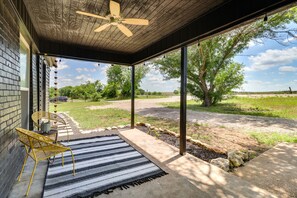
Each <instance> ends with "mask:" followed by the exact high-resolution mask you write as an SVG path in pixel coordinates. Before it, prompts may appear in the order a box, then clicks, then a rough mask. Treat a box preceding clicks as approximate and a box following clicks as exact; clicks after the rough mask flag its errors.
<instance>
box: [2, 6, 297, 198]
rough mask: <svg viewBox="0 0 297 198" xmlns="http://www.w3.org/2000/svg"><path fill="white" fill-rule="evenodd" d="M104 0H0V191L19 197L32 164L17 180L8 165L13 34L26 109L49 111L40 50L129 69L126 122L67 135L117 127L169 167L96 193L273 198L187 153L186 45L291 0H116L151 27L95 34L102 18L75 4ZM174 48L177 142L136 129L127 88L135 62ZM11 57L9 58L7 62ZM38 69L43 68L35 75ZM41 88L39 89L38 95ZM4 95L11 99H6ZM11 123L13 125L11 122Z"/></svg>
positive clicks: (36, 193) (36, 184)
mask: <svg viewBox="0 0 297 198" xmlns="http://www.w3.org/2000/svg"><path fill="white" fill-rule="evenodd" d="M109 2H110V1H102V0H100V1H96V2H95V3H94V1H85V2H82V1H76V0H73V1H69V0H68V1H39V0H20V1H18V0H4V1H2V2H0V4H1V16H2V18H1V20H3V21H4V20H7V21H12V22H11V23H7V22H3V23H2V21H1V25H2V24H4V25H3V26H5V28H3V29H9V28H11V27H13V29H9V31H6V32H4V31H1V32H0V35H1V38H4V39H2V40H3V42H4V41H5V42H6V45H7V47H3V48H1V50H2V51H3V52H5V53H8V54H10V55H3V57H4V58H5V60H4V58H2V59H1V62H5V64H4V63H3V65H4V66H5V67H4V66H3V68H4V69H3V70H2V68H0V69H1V72H2V71H3V73H4V71H5V73H4V75H3V76H5V78H6V77H7V76H10V77H11V76H12V75H11V74H10V73H9V74H8V75H7V74H6V69H7V68H9V69H10V70H13V72H14V73H16V74H15V76H13V80H11V81H13V83H15V84H16V85H17V86H15V87H11V84H13V83H10V82H6V80H5V81H4V80H3V84H4V83H6V84H5V88H7V89H9V87H10V88H11V89H12V90H7V92H5V93H9V94H12V95H9V96H8V97H6V96H4V91H3V92H2V93H3V98H4V97H5V101H6V102H13V103H15V102H16V103H17V106H16V108H15V109H14V114H15V115H14V114H9V113H7V112H8V111H9V110H7V112H6V111H5V114H4V113H3V114H0V116H1V118H3V119H2V120H1V123H0V124H1V130H2V127H3V131H4V128H5V133H4V132H3V134H4V135H3V136H0V138H3V146H2V147H1V153H0V154H1V155H0V157H1V158H0V159H1V160H2V159H3V160H5V161H6V159H8V160H7V161H6V162H5V166H4V165H3V167H4V170H5V173H4V171H1V172H0V173H1V174H3V175H4V177H3V178H13V179H10V181H9V183H4V182H3V181H4V180H3V181H1V182H0V184H3V186H4V187H5V188H2V189H0V192H2V193H3V194H4V195H5V197H6V195H8V196H9V197H22V196H24V194H25V192H26V189H27V185H28V180H29V178H30V176H31V170H32V165H33V162H32V161H29V162H28V165H27V166H26V167H25V172H24V175H23V179H22V182H19V183H15V181H14V180H15V177H16V176H17V175H18V174H19V172H20V168H21V167H20V166H16V165H15V167H14V168H15V171H12V170H11V169H10V165H12V164H15V160H16V161H17V162H21V161H22V160H23V153H22V151H21V150H22V148H21V147H20V145H19V144H18V143H17V135H16V132H15V128H16V127H19V126H20V122H21V121H23V120H24V119H21V116H20V114H21V112H22V107H21V105H22V104H21V102H20V91H21V89H20V86H19V85H18V84H19V81H20V80H19V79H20V77H19V76H20V75H19V70H20V66H19V65H20V58H19V54H18V53H19V52H18V49H17V47H19V40H25V41H26V43H27V45H28V46H26V47H27V48H28V51H29V53H28V54H29V55H30V58H29V63H30V67H29V70H30V71H28V72H29V73H28V75H29V76H30V79H29V80H30V82H29V85H28V89H27V91H28V92H30V93H28V94H29V96H28V98H29V101H28V105H27V108H28V109H29V112H30V113H33V112H34V111H37V110H39V109H41V108H40V106H42V105H41V103H42V104H44V105H43V107H42V108H43V110H48V106H47V105H46V102H47V103H48V101H47V100H48V95H47V93H46V86H48V85H46V83H47V80H46V79H45V78H41V76H43V77H46V76H47V75H48V73H46V72H47V71H43V69H42V70H41V69H40V68H41V67H40V65H43V64H45V63H44V60H45V59H46V57H50V56H53V57H65V58H74V59H80V60H89V61H94V62H103V63H111V64H121V65H126V66H127V67H130V68H131V84H132V87H131V93H132V94H131V123H130V129H127V128H126V129H119V130H114V131H112V132H108V133H105V132H100V133H95V132H94V133H92V132H91V133H88V134H77V135H76V134H74V135H71V136H70V139H79V138H89V137H95V136H104V135H111V134H117V135H119V137H121V138H122V139H123V140H125V141H126V142H128V143H129V144H130V145H132V146H133V147H135V149H136V150H138V151H139V152H141V154H143V155H144V156H145V157H147V158H148V159H149V160H151V161H152V162H153V163H155V164H156V165H158V166H159V167H160V168H161V169H163V170H164V171H165V172H167V173H168V174H167V175H164V176H163V177H161V178H158V179H155V180H152V181H151V182H148V183H144V184H143V185H140V186H137V187H135V188H130V189H126V190H124V191H121V190H120V189H115V190H114V192H113V193H111V194H108V195H104V194H103V195H100V197H229V196H230V197H237V196H239V197H273V195H272V194H270V193H269V192H267V191H265V190H263V189H260V188H258V187H256V186H254V185H252V184H250V183H249V182H247V181H244V180H241V179H240V178H238V177H235V176H233V175H231V174H228V173H226V172H224V171H222V170H221V169H219V168H217V167H215V166H213V165H210V164H209V163H206V162H204V161H202V160H200V159H198V158H196V157H194V156H192V155H190V154H187V153H186V147H187V143H186V138H187V137H186V124H187V116H186V115H187V109H186V105H187V99H186V97H187V91H186V90H187V61H188V60H187V46H188V45H190V44H194V43H197V44H198V45H199V41H200V40H203V39H206V38H208V37H211V36H214V35H216V34H220V33H223V32H225V31H228V30H231V29H232V28H235V27H236V26H240V25H243V24H245V23H249V22H251V21H253V20H255V19H257V18H261V17H264V16H265V15H267V13H268V14H272V13H275V12H277V11H279V10H282V9H285V8H286V7H288V6H290V5H291V4H292V3H294V2H295V1H294V0H282V1H280V0H262V1H257V0H253V1H251V0H243V1H238V0H229V1H203V0H202V1H198V2H197V1H187V2H184V1H178V0H176V1H170V0H165V1H162V2H161V1H146V2H141V1H130V2H127V1H121V2H120V1H118V3H121V4H122V8H123V10H122V11H123V15H125V16H131V17H141V18H147V19H149V21H150V23H151V26H147V28H143V29H142V28H141V27H138V26H137V27H135V28H132V26H131V29H132V31H133V32H134V35H133V36H132V37H125V35H122V34H120V33H119V32H117V31H116V30H115V29H111V31H110V32H109V31H106V32H104V33H102V34H99V35H98V34H97V33H95V32H94V31H93V30H94V27H97V25H102V21H99V20H96V19H89V18H88V17H86V16H78V15H77V14H75V12H76V11H78V10H82V11H88V12H93V13H98V14H100V15H105V14H106V12H107V9H108V5H109ZM2 5H3V7H2ZM165 24H166V25H165ZM129 27H130V26H129ZM8 34H13V35H14V36H13V38H12V39H10V36H9V35H8ZM19 35H22V36H21V37H22V38H18V37H19ZM10 46H13V49H10V48H9V47H10ZM177 49H180V51H181V67H180V69H181V82H180V88H181V94H180V119H179V127H180V128H179V130H180V136H179V146H180V147H179V149H177V148H175V147H173V146H170V145H168V144H166V143H164V142H162V141H161V140H157V139H156V138H154V137H152V136H149V135H147V134H145V133H143V132H141V131H139V130H138V129H135V87H134V80H135V67H137V65H138V64H142V63H144V62H145V61H148V60H150V59H152V58H155V57H158V56H161V55H163V54H164V53H166V52H169V51H172V50H177ZM6 51H7V52H6ZM16 54H18V55H16ZM2 60H3V61H2ZM12 60H13V61H12ZM11 62H14V65H13V66H12V64H11ZM14 67H15V68H14ZM42 72H43V73H44V74H42V75H41V73H42ZM1 77H2V73H1ZM7 78H8V77H7ZM1 83H2V82H1ZM38 83H41V84H38ZM3 87H4V86H3ZM1 89H2V87H1ZM41 89H42V90H43V92H42V96H41V94H40V93H41ZM10 91H12V93H10ZM14 91H15V93H14ZM13 94H14V95H13ZM11 96H13V97H16V98H17V99H11V98H9V97H11ZM9 100H11V101H9ZM1 104H2V103H1ZM3 107H4V102H3ZM3 112H4V111H3ZM8 114H9V115H8ZM28 115H29V114H28ZM12 119H13V120H14V121H12ZM27 119H28V120H27V121H28V123H29V124H28V129H32V128H33V123H32V121H31V120H30V119H29V116H28V117H27ZM12 122H14V123H16V124H15V125H11V123H12ZM9 123H10V124H9ZM8 125H11V126H8ZM1 133H2V131H1ZM7 134H11V135H7ZM4 136H5V137H4ZM65 138H66V137H65ZM62 140H63V137H62ZM11 156H17V157H11ZM3 160H2V161H3ZM1 168H2V167H1ZM46 171H47V162H42V163H40V164H39V167H38V169H37V171H36V175H35V178H34V181H33V184H32V188H31V192H30V197H41V196H42V193H43V186H44V182H45V177H46ZM10 172H13V173H10ZM14 183H15V184H14ZM13 184H14V185H13ZM11 189H12V190H11Z"/></svg>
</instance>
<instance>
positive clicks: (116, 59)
mask: <svg viewBox="0 0 297 198" xmlns="http://www.w3.org/2000/svg"><path fill="white" fill-rule="evenodd" d="M39 50H40V54H43V55H48V56H58V57H64V58H73V59H79V60H89V61H96V62H103V63H113V64H121V65H131V54H124V53H120V52H111V51H107V50H104V51H103V50H99V49H91V48H87V47H84V46H79V45H75V44H68V43H62V42H54V41H49V40H44V39H40V45H39Z"/></svg>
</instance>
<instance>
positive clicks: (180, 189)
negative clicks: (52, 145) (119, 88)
mask: <svg viewBox="0 0 297 198" xmlns="http://www.w3.org/2000/svg"><path fill="white" fill-rule="evenodd" d="M110 134H117V135H119V136H120V137H122V138H123V139H124V140H126V141H127V142H128V143H129V144H131V145H132V146H133V147H134V148H136V149H137V150H138V151H140V152H141V153H142V154H143V155H144V156H145V157H147V158H148V159H150V160H151V161H152V162H154V163H155V164H156V165H158V166H159V167H160V168H162V169H163V170H164V171H166V172H167V173H168V175H165V176H163V177H160V178H157V179H154V180H152V181H150V182H146V183H143V184H141V185H139V186H136V187H130V188H128V189H125V190H121V189H120V188H117V189H115V190H113V192H112V193H110V194H101V195H99V196H98V197H135V198H136V197H146V198H150V197H152V198H153V197H229V196H231V197H251V198H252V197H274V195H273V194H270V193H269V192H267V191H266V190H263V189H261V188H258V187H256V186H255V185H253V184H251V183H249V182H247V181H244V180H242V179H240V178H239V177H237V176H233V175H231V174H229V173H227V172H225V171H223V170H221V169H220V168H218V167H216V166H214V165H211V164H209V163H207V162H205V161H202V160H201V159H198V158H196V157H194V156H193V155H190V154H185V155H183V156H181V155H180V154H179V150H178V149H177V148H176V147H173V146H171V145H169V144H167V143H165V142H163V141H161V140H158V139H156V138H155V137H152V136H150V135H148V134H146V133H144V132H142V131H140V130H138V129H122V130H114V131H112V132H95V131H94V132H93V133H89V134H81V135H74V136H71V139H77V138H89V137H94V136H98V135H100V136H104V135H110ZM33 164H34V163H33V161H30V162H29V163H28V166H27V167H26V169H25V172H24V176H23V180H22V181H21V182H19V183H16V184H15V185H14V187H13V189H12V191H11V193H10V195H9V197H10V198H13V197H22V196H23V195H24V194H25V192H26V190H27V184H28V180H29V178H30V176H31V170H32V168H33ZM46 170H47V162H42V163H41V164H40V165H39V167H38V169H37V171H36V175H35V179H34V181H33V184H32V187H31V192H30V197H34V198H35V197H36V198H37V197H41V196H42V193H43V185H44V180H45V175H46Z"/></svg>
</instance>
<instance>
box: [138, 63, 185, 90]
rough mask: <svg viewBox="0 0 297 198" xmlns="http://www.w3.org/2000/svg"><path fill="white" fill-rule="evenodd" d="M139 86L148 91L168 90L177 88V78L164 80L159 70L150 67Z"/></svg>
mask: <svg viewBox="0 0 297 198" xmlns="http://www.w3.org/2000/svg"><path fill="white" fill-rule="evenodd" d="M140 86H141V88H142V89H144V90H148V91H161V92H169V91H173V90H175V89H178V87H179V86H180V85H179V82H178V79H171V80H164V77H163V75H162V74H161V73H160V71H159V70H156V69H154V68H153V67H150V71H149V73H148V74H147V75H146V76H145V78H144V79H143V80H142V82H141V85H140Z"/></svg>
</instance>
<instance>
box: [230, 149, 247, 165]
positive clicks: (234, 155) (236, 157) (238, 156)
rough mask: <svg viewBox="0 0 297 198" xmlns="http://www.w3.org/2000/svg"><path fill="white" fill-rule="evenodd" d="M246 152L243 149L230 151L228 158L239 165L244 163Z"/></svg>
mask: <svg viewBox="0 0 297 198" xmlns="http://www.w3.org/2000/svg"><path fill="white" fill-rule="evenodd" d="M243 158H244V153H243V152H241V151H230V152H228V159H229V161H230V163H231V164H232V165H233V166H234V167H239V166H241V165H243V164H244V161H243Z"/></svg>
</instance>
